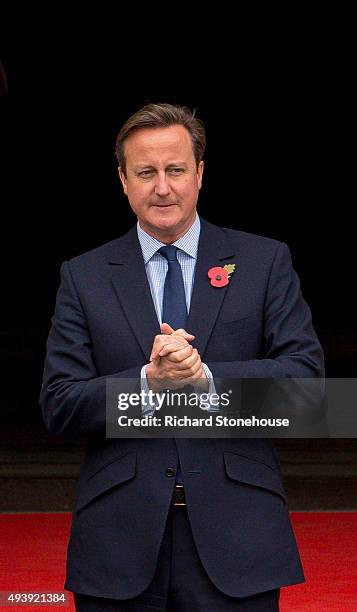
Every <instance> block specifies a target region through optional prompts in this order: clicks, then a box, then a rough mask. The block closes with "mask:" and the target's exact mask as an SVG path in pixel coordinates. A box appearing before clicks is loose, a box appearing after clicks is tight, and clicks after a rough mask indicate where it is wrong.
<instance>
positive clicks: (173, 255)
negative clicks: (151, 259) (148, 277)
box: [158, 244, 177, 261]
mask: <svg viewBox="0 0 357 612" xmlns="http://www.w3.org/2000/svg"><path fill="white" fill-rule="evenodd" d="M158 252H159V253H160V254H161V255H162V256H163V257H165V259H167V261H177V247H175V246H173V245H172V244H167V245H166V246H163V247H161V249H159V250H158Z"/></svg>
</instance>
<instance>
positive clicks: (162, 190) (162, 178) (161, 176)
mask: <svg viewBox="0 0 357 612" xmlns="http://www.w3.org/2000/svg"><path fill="white" fill-rule="evenodd" d="M170 191H171V188H170V184H169V181H168V178H167V176H166V174H165V172H163V173H160V172H159V173H158V174H157V176H156V182H155V193H156V195H159V196H161V197H165V196H167V195H169V193H170Z"/></svg>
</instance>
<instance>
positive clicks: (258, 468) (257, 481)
mask: <svg viewBox="0 0 357 612" xmlns="http://www.w3.org/2000/svg"><path fill="white" fill-rule="evenodd" d="M224 463H225V468H226V473H227V476H228V477H229V478H231V479H232V480H237V481H239V482H242V483H244V484H248V485H251V486H253V487H260V488H262V489H267V490H268V491H271V492H273V493H276V494H277V495H280V497H281V498H282V499H283V500H284V501H285V502H286V501H287V499H286V493H285V491H284V488H283V483H282V480H281V476H280V473H279V472H278V471H277V470H275V469H274V468H270V467H269V466H268V465H266V464H265V463H261V462H260V461H255V460H254V459H248V458H247V457H244V456H243V455H238V454H237V453H233V452H229V451H226V452H224Z"/></svg>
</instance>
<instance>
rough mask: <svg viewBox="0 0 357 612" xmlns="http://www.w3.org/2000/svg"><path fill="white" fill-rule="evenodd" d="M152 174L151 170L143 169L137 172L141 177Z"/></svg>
mask: <svg viewBox="0 0 357 612" xmlns="http://www.w3.org/2000/svg"><path fill="white" fill-rule="evenodd" d="M151 174H152V170H143V171H142V172H139V176H142V177H143V178H145V177H148V176H150V175H151Z"/></svg>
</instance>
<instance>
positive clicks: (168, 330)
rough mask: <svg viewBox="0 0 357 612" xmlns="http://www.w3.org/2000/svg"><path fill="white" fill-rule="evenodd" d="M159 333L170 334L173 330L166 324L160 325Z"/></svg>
mask: <svg viewBox="0 0 357 612" xmlns="http://www.w3.org/2000/svg"><path fill="white" fill-rule="evenodd" d="M160 329H161V332H162V333H163V334H167V335H168V334H172V333H173V332H174V331H175V330H174V329H173V328H172V327H171V325H169V324H168V323H161V325H160Z"/></svg>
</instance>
